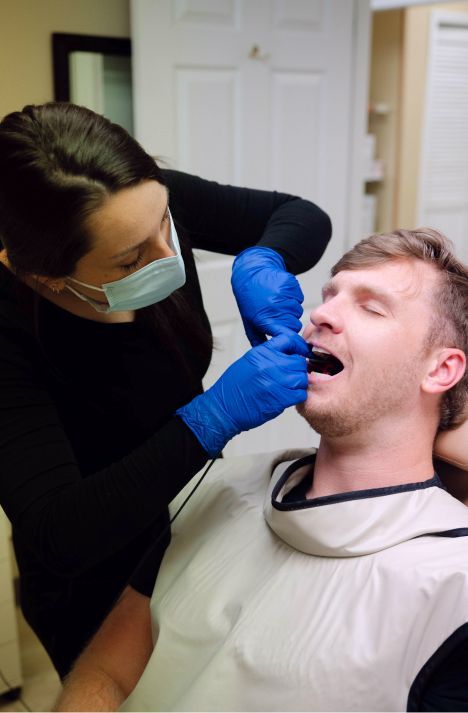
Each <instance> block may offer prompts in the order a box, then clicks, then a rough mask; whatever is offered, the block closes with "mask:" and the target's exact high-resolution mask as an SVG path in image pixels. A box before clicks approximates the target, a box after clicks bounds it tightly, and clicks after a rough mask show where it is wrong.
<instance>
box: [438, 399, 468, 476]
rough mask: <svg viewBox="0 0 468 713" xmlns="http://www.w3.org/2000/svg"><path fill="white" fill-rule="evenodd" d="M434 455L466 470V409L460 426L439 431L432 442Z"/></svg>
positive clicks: (467, 461) (467, 468)
mask: <svg viewBox="0 0 468 713" xmlns="http://www.w3.org/2000/svg"><path fill="white" fill-rule="evenodd" d="M434 456H435V457H436V458H440V460H443V461H445V462H446V463H450V464H451V465H454V466H455V467H456V468H461V469H462V470H468V409H467V411H466V420H465V421H464V423H462V424H461V426H458V428H455V429H454V430H453V431H443V432H442V433H439V435H438V436H437V438H436V440H435V443H434ZM467 477H468V476H467Z"/></svg>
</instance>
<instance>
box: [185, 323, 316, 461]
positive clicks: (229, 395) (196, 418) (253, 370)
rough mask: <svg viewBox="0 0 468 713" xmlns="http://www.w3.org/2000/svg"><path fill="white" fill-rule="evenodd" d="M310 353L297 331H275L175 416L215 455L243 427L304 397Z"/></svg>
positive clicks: (253, 423) (258, 424)
mask: <svg viewBox="0 0 468 713" xmlns="http://www.w3.org/2000/svg"><path fill="white" fill-rule="evenodd" d="M300 355H302V356H300ZM308 355H309V346H308V344H307V342H305V340H304V339H303V338H302V337H300V336H299V335H298V334H294V333H288V334H286V333H285V334H279V335H277V336H276V337H273V338H272V339H270V340H269V341H268V342H265V343H264V344H260V345H259V346H257V347H254V348H253V349H250V351H248V352H247V353H246V354H244V356H243V357H241V358H240V359H238V360H237V361H235V362H234V364H232V365H231V366H230V367H229V368H228V369H227V370H226V371H225V372H224V374H222V376H220V378H219V379H218V381H217V382H216V383H215V384H213V386H212V387H211V388H210V389H208V391H206V392H205V393H204V394H200V395H199V396H196V397H195V398H194V399H193V400H192V401H190V403H188V404H186V405H185V406H182V407H181V408H179V409H178V410H177V411H176V414H177V416H179V417H180V418H181V419H182V420H183V421H184V422H185V423H186V424H187V426H188V427H189V428H190V429H191V430H192V431H193V432H194V434H195V435H196V437H197V438H198V440H199V441H200V443H201V444H202V446H203V448H204V449H205V450H206V451H207V453H208V454H209V455H210V456H211V457H214V456H216V455H218V454H219V453H220V452H221V451H222V449H223V448H224V446H225V445H226V443H227V442H228V441H229V440H230V439H231V438H233V437H234V436H236V435H237V434H238V433H241V431H248V430H249V429H250V428H255V427H256V426H261V425H262V423H265V422H266V421H269V420H270V419H272V418H275V416H278V415H279V414H280V413H282V412H283V411H284V409H285V408H287V407H288V406H293V405H294V404H298V403H301V402H302V401H305V400H306V398H307V383H308V382H307V362H306V360H305V358H304V357H307V356H308Z"/></svg>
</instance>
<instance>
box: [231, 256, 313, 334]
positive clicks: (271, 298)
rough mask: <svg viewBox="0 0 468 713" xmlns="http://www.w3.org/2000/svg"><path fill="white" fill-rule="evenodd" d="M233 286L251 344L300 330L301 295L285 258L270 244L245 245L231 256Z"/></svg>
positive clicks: (302, 298)
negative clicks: (240, 250)
mask: <svg viewBox="0 0 468 713" xmlns="http://www.w3.org/2000/svg"><path fill="white" fill-rule="evenodd" d="M231 284H232V289H233V292H234V296H235V298H236V301H237V305H238V307H239V312H240V314H241V317H242V321H243V323H244V329H245V333H246V335H247V338H248V339H249V341H250V343H251V344H252V346H256V345H257V344H261V343H262V342H264V341H265V335H267V334H268V335H270V336H275V335H277V334H281V333H282V332H284V331H285V330H291V331H293V332H300V330H301V329H302V325H301V322H300V317H301V316H302V312H303V310H302V302H303V300H304V295H303V294H302V290H301V288H300V285H299V283H298V281H297V279H296V278H295V276H294V275H292V274H291V273H289V272H287V270H286V266H285V264H284V260H283V258H282V257H281V255H279V254H278V253H277V252H276V251H275V250H272V249H271V248H262V247H255V248H247V250H244V251H243V252H241V253H240V254H239V255H238V256H237V257H236V259H235V260H234V263H233V266H232V277H231Z"/></svg>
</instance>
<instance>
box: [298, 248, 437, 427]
mask: <svg viewBox="0 0 468 713" xmlns="http://www.w3.org/2000/svg"><path fill="white" fill-rule="evenodd" d="M436 280H437V274H436V272H435V270H434V269H433V268H432V267H430V266H429V265H426V264H425V263H422V262H419V261H416V260H410V259H399V260H390V261H388V262H386V263H382V265H379V266H376V267H372V268H365V269H362V270H343V271H342V272H339V273H338V274H337V275H335V277H333V278H332V279H331V280H330V282H328V283H327V285H325V287H324V290H323V303H322V305H321V306H320V307H318V308H317V309H316V310H314V311H313V312H312V313H311V315H310V324H308V325H307V327H306V328H305V329H304V332H303V336H304V339H305V340H306V341H307V342H309V343H310V344H313V345H316V346H317V347H319V348H321V349H323V350H326V351H329V352H330V353H331V354H333V355H334V356H335V357H337V358H338V359H339V360H340V361H341V362H342V364H343V367H344V368H343V370H342V371H340V372H339V373H338V374H336V375H335V376H328V375H325V374H321V373H315V372H313V373H311V374H309V389H308V396H307V400H306V401H305V402H304V403H303V404H300V405H299V406H298V411H299V413H300V414H301V415H303V416H304V418H305V419H306V420H307V421H308V422H309V423H310V425H311V426H312V427H313V428H314V429H315V430H316V431H318V432H319V433H321V434H322V435H323V436H329V437H335V436H344V435H349V434H352V433H358V432H362V431H363V429H365V430H367V429H368V428H369V427H370V425H371V424H375V423H376V422H377V421H378V422H379V423H383V422H384V421H385V420H387V421H388V422H391V420H392V419H399V418H401V416H402V415H406V416H407V415H408V413H410V412H411V410H412V409H413V410H414V409H417V408H418V407H420V403H421V402H420V399H421V398H422V393H421V388H420V385H421V382H422V380H423V378H424V376H425V374H426V372H427V367H428V363H429V354H428V353H427V336H428V333H429V330H430V327H431V323H432V318H433V294H434V290H435V289H436ZM409 410H410V411H409Z"/></svg>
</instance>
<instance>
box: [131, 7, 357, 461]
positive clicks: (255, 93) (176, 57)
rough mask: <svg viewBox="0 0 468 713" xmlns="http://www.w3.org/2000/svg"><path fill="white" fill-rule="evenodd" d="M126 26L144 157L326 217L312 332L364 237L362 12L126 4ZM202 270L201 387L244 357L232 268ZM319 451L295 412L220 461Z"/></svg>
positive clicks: (311, 276) (202, 256) (215, 262)
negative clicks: (345, 255)
mask: <svg viewBox="0 0 468 713" xmlns="http://www.w3.org/2000/svg"><path fill="white" fill-rule="evenodd" d="M131 20H132V22H131V24H132V43H133V71H134V97H135V135H136V137H137V139H138V140H139V141H140V142H141V143H142V144H143V146H144V147H145V148H146V150H147V151H148V152H149V153H151V154H153V155H155V156H160V157H163V158H165V159H167V160H168V161H169V163H170V165H171V166H172V167H174V168H178V169H180V170H183V171H187V172H189V173H195V174H198V175H200V176H202V177H205V178H209V179H214V180H218V181H219V182H222V183H231V184H236V185H245V186H250V187H256V188H266V189H275V190H280V191H286V192H290V193H294V194H297V195H301V196H303V197H304V198H310V199H311V200H313V201H314V202H316V203H318V204H319V205H321V206H322V207H324V208H325V210H327V211H328V213H329V214H330V216H331V217H332V220H333V226H334V237H333V239H332V243H331V245H330V246H329V248H328V249H327V252H326V255H325V258H324V259H322V261H321V262H320V263H319V265H318V266H317V267H316V268H314V269H313V270H312V271H310V273H308V274H306V275H304V276H302V277H301V278H300V281H301V285H302V288H303V291H304V294H305V306H304V320H306V319H307V317H308V313H309V312H310V309H311V308H312V307H313V305H314V304H316V303H317V302H318V300H319V295H320V287H321V285H322V284H323V282H324V281H325V280H326V279H327V277H328V271H329V268H330V266H331V265H332V264H333V263H334V262H335V261H336V260H337V259H338V257H339V256H340V255H341V254H342V252H343V250H344V249H345V247H346V246H347V245H349V244H350V243H353V242H355V241H356V240H357V239H358V238H359V237H360V235H359V227H358V226H359V218H360V216H359V210H356V208H355V205H356V203H358V204H359V205H360V195H361V191H362V186H361V184H360V180H359V178H360V177H359V170H358V169H357V168H356V166H357V163H356V161H357V159H358V158H359V159H360V155H359V152H360V149H361V137H362V136H363V134H364V126H365V108H366V107H365V96H366V90H367V86H366V83H367V45H368V23H369V8H368V0H172V1H171V0H132V2H131ZM353 161H354V164H353ZM352 164H353V165H352ZM356 176H357V177H358V179H356ZM351 181H352V185H351ZM353 206H354V207H353ZM198 259H199V262H198V265H199V273H200V279H201V283H202V289H203V293H204V300H205V306H206V309H207V313H208V316H209V318H210V321H211V324H212V326H213V331H214V335H215V340H216V343H217V345H218V349H216V350H215V352H214V357H213V363H212V366H211V368H210V371H209V373H208V375H207V378H206V380H205V385H206V386H209V385H210V384H211V383H213V381H214V380H215V379H216V378H217V377H218V376H219V375H220V373H222V371H224V369H225V368H226V367H227V366H228V365H229V364H230V363H232V361H234V360H235V359H236V358H237V357H238V356H240V355H241V354H242V353H243V352H244V351H245V350H246V349H247V348H248V346H249V345H248V342H247V340H246V338H245V336H244V333H243V329H242V324H241V321H240V318H239V315H238V312H237V308H236V304H235V301H234V298H233V297H232V294H231V289H230V269H231V263H232V259H231V258H227V257H225V256H219V255H214V254H212V253H206V252H205V253H203V252H202V251H199V253H198ZM313 442H314V443H315V442H317V437H316V435H315V434H313V432H311V431H310V429H309V428H308V427H307V426H306V424H305V423H303V421H302V419H300V418H299V417H298V416H297V414H296V413H295V411H294V410H293V409H290V410H289V411H288V412H286V413H285V414H283V415H282V416H281V417H280V418H278V419H276V420H275V421H274V422H272V423H269V424H265V425H264V426H262V427H261V428H259V429H255V430H254V431H251V432H248V433H246V434H243V435H242V436H241V437H239V438H237V439H235V440H234V441H233V442H232V443H231V444H229V445H228V447H227V448H226V452H227V453H228V454H231V455H233V454H243V453H249V452H255V451H257V452H258V451H265V450H272V449H275V448H282V447H293V446H302V445H310V444H311V443H313Z"/></svg>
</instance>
